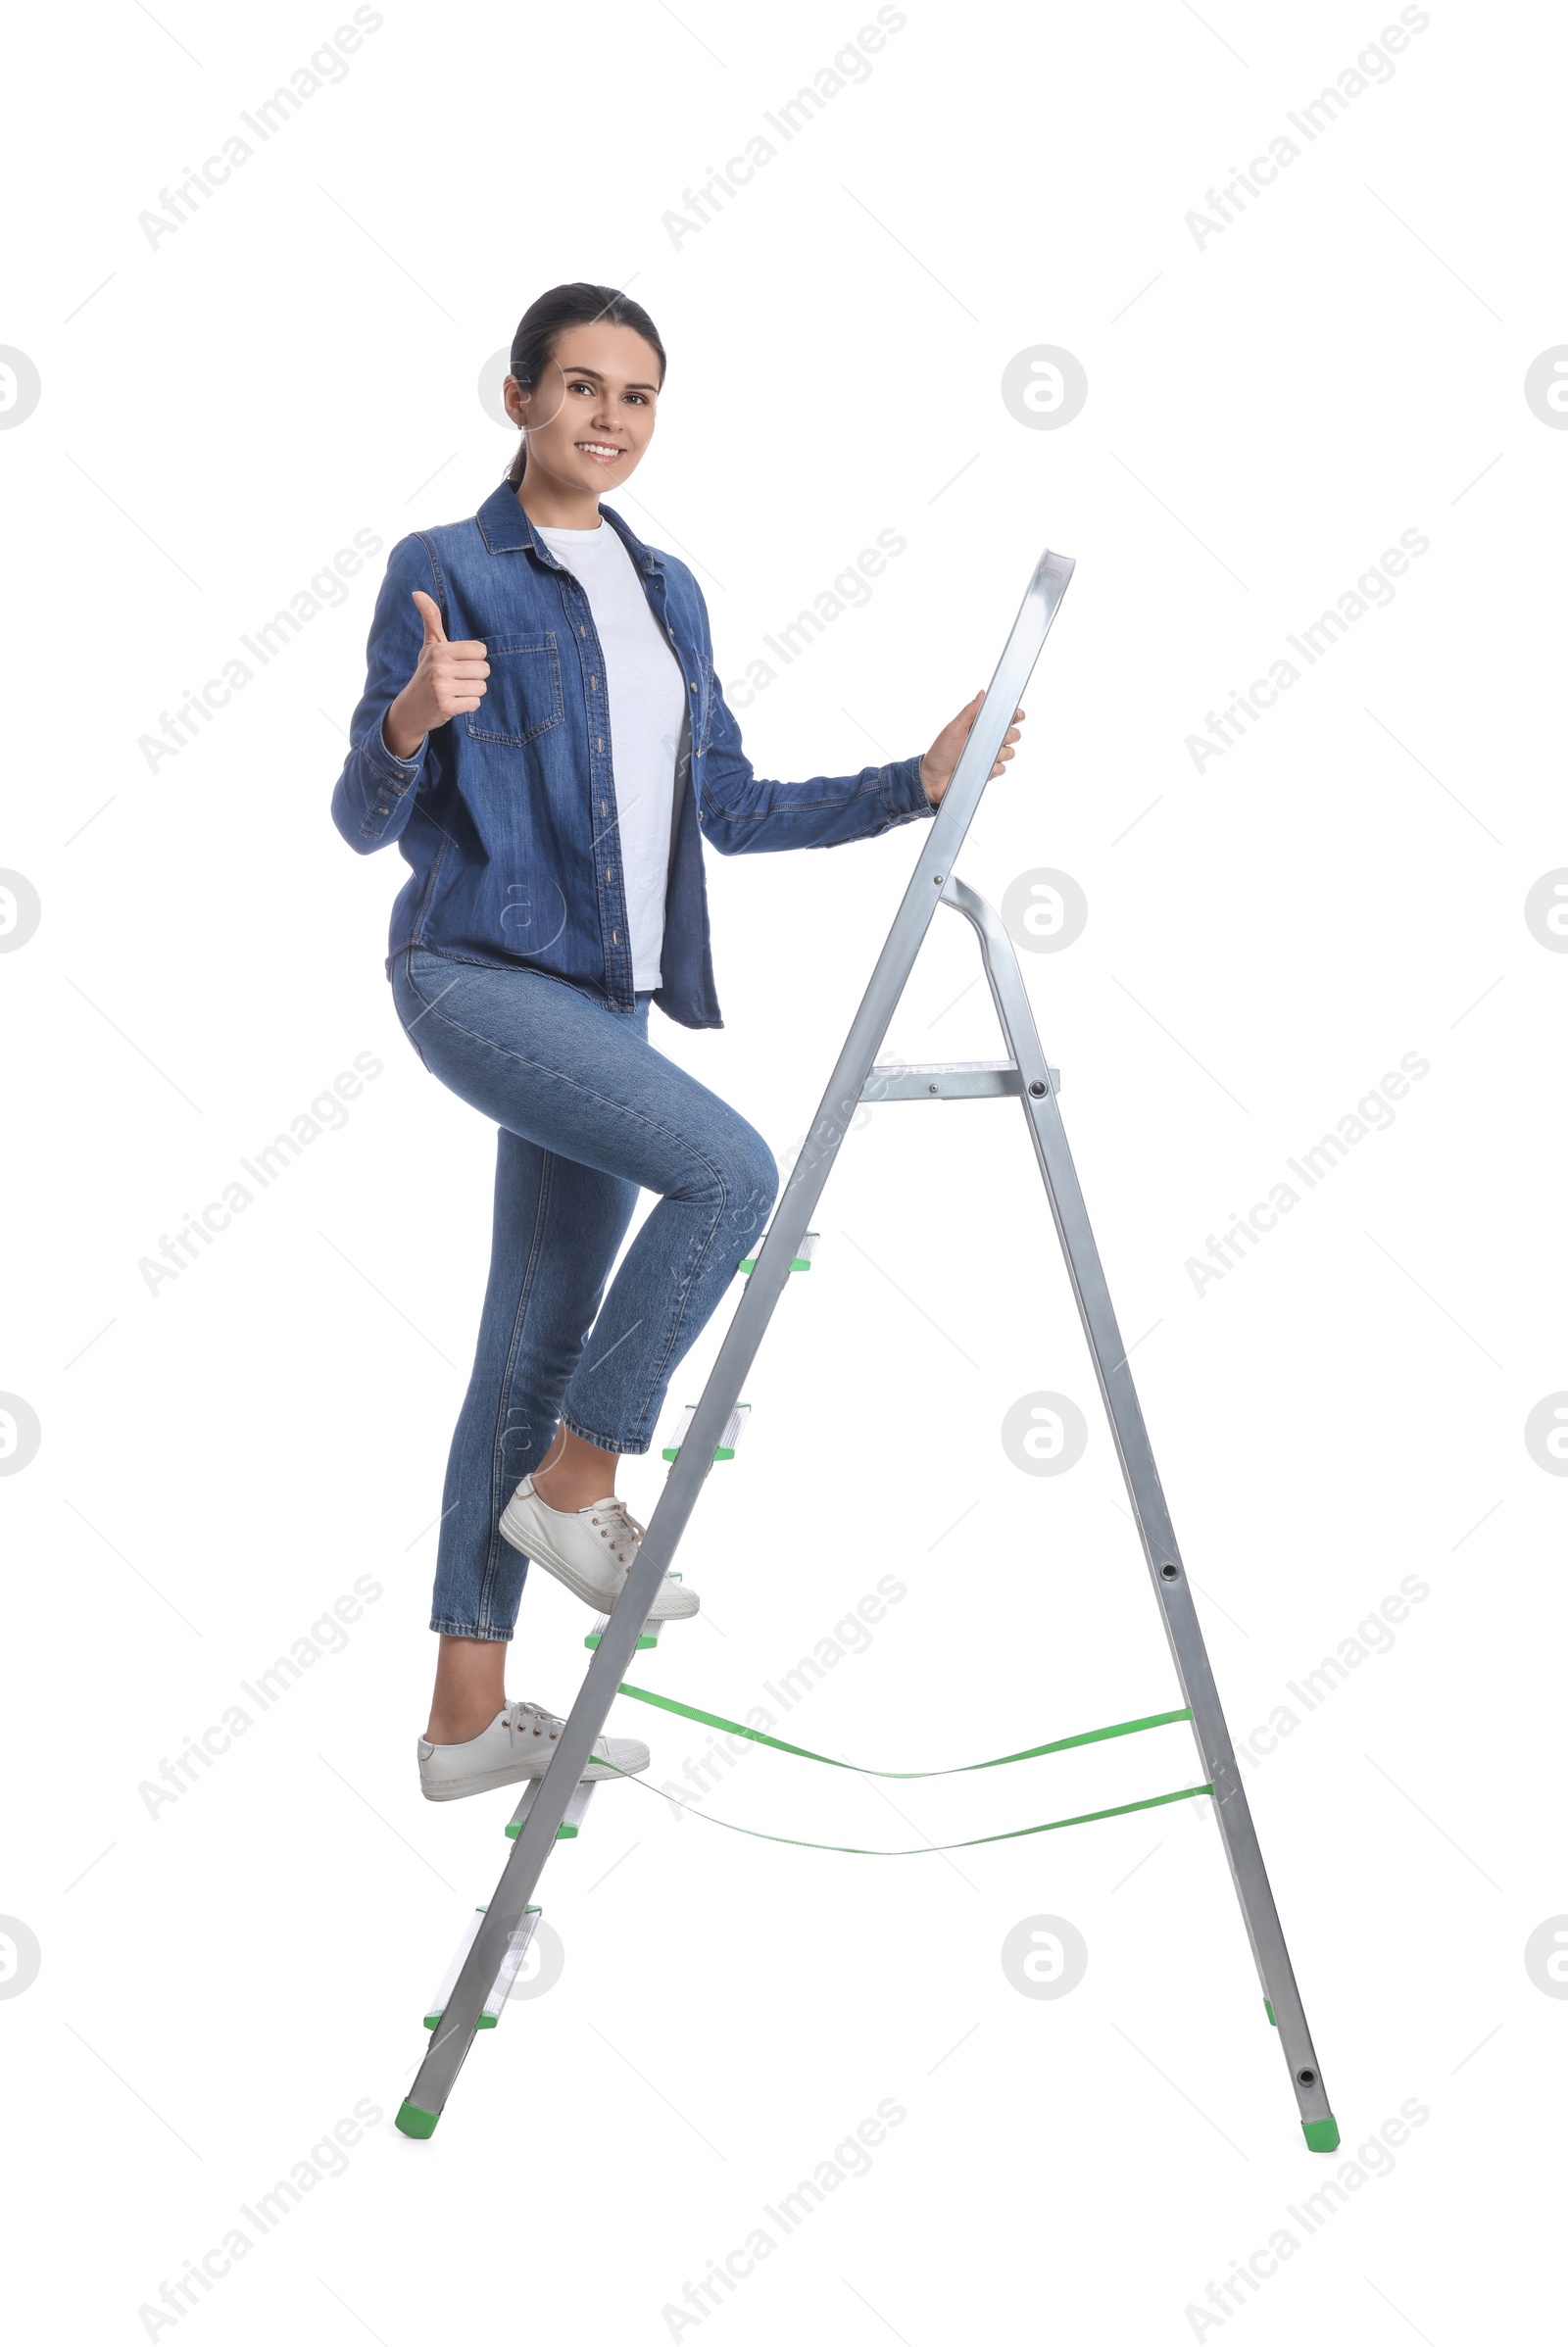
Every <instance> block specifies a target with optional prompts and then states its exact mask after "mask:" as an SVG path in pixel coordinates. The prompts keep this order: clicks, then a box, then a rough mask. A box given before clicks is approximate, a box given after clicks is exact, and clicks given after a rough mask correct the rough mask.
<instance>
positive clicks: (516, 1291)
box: [332, 284, 1022, 1801]
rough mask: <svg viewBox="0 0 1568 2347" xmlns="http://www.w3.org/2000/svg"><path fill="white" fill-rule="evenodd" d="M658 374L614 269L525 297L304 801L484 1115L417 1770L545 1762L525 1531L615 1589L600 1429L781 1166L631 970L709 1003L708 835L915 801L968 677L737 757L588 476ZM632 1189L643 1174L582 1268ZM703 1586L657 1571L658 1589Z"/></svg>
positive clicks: (685, 1339)
mask: <svg viewBox="0 0 1568 2347" xmlns="http://www.w3.org/2000/svg"><path fill="white" fill-rule="evenodd" d="M663 381H664V349H663V345H662V342H661V341H660V338H659V335H658V333H657V331H656V329H655V327H654V323H653V320H652V319H651V318H649V317H648V315H647V313H646V312H645V311H644V310H642V309H641V308H640V307H639V306H638V304H637V303H635V302H632V301H629V300H627V298H626V297H625V295H624V294H621V293H617V292H615V291H614V290H613V288H611V287H608V286H603V285H581V284H578V285H561V286H557V287H556V288H555V289H554V291H552V292H550V293H547V294H544V295H542V296H541V297H540V299H539V300H538V301H536V302H535V303H534V305H533V307H532V308H531V309H530V310H529V311H528V312H527V313H526V314H525V316H524V317H523V319H522V321H521V323H520V324H519V326H518V328H517V331H516V334H515V337H514V340H513V345H512V372H511V374H510V375H509V376H508V378H507V383H506V403H507V413H508V415H509V416H511V417H512V419H513V421H514V422H515V424H517V425H518V426H519V428H520V429H521V432H522V435H523V437H522V443H521V446H520V447H519V450H518V454H517V458H516V462H515V464H514V465H513V467H512V471H511V474H510V475H509V477H508V478H507V479H506V480H504V481H503V482H502V483H501V485H500V487H499V488H497V489H496V490H495V491H493V492H492V494H491V495H490V496H489V497H487V498H486V499H485V501H484V503H483V505H482V506H481V507H480V508H479V511H478V513H476V514H474V515H473V516H472V517H471V518H469V519H468V520H466V521H457V522H451V523H448V524H447V525H446V526H444V527H442V528H439V529H428V530H417V531H415V532H414V533H413V535H412V536H410V537H407V538H404V539H402V540H401V541H400V542H399V544H397V545H396V546H394V547H393V549H392V552H391V555H390V557H389V559H388V562H387V571H386V578H385V580H384V581H383V583H382V587H381V591H380V594H379V597H378V599H377V602H376V607H375V616H374V619H373V621H372V623H371V628H370V639H369V647H368V677H367V680H366V687H365V694H364V697H363V699H362V700H361V702H360V705H359V708H358V709H356V711H355V713H354V718H353V722H352V725H351V727H350V738H351V741H352V744H353V747H352V749H351V751H350V754H349V757H348V759H347V762H346V763H345V765H344V768H343V772H342V775H341V777H340V779H339V781H338V784H337V788H336V791H335V793H334V794H333V799H332V815H333V819H334V821H335V822H336V824H337V827H338V829H339V831H340V832H341V833H342V834H343V837H344V838H345V839H346V840H347V841H348V843H349V845H350V847H351V848H354V849H357V850H358V851H359V853H360V854H361V855H369V854H370V853H372V852H373V851H374V850H375V849H377V848H384V847H387V846H389V845H390V843H391V842H392V841H394V840H395V841H396V842H397V843H398V845H399V847H400V848H401V850H402V852H403V856H404V858H405V860H406V861H407V863H408V864H409V865H410V866H411V867H412V871H411V876H410V878H409V880H408V881H407V882H406V884H405V886H404V888H403V891H402V894H401V895H400V896H399V898H398V900H397V903H396V905H394V907H393V911H392V932H391V940H390V944H391V952H390V953H389V955H388V958H387V965H386V966H387V973H388V976H389V977H390V979H391V982H392V991H393V1000H394V1002H395V1003H396V1006H397V1012H398V1016H399V1018H400V1019H401V1021H402V1023H403V1026H404V1028H405V1030H406V1032H407V1034H408V1036H409V1039H410V1041H411V1043H412V1044H413V1046H414V1048H415V1050H416V1051H417V1052H418V1054H419V1057H420V1059H421V1060H422V1061H423V1063H424V1066H425V1067H426V1068H427V1069H428V1070H429V1072H430V1073H431V1074H432V1075H434V1076H436V1077H438V1078H439V1079H440V1081H441V1082H442V1083H443V1084H446V1085H447V1086H449V1087H450V1088H451V1090H452V1091H454V1092H456V1093H457V1094H458V1095H459V1096H460V1097H461V1098H462V1099H463V1100H466V1101H467V1102H468V1103H469V1104H470V1105H471V1106H472V1107H474V1108H476V1109H478V1111H479V1113H480V1114H481V1115H482V1116H486V1117H488V1118H489V1119H490V1120H491V1121H492V1122H493V1123H494V1124H495V1125H496V1126H497V1128H498V1135H497V1157H496V1186H495V1219H494V1230H493V1237H492V1254H491V1263H490V1274H489V1281H488V1285H487V1288H486V1292H485V1298H484V1309H483V1314H482V1317H481V1321H480V1327H479V1339H478V1347H477V1351H476V1353H475V1356H474V1364H473V1372H472V1376H471V1378H470V1380H469V1384H468V1390H467V1394H466V1399H465V1401H464V1404H463V1408H462V1412H461V1414H460V1416H459V1419H458V1426H457V1432H456V1434H455V1436H454V1438H453V1443H452V1451H451V1456H450V1459H449V1461H448V1465H447V1474H446V1489H445V1492H444V1495H443V1502H442V1515H441V1530H440V1545H439V1552H438V1556H437V1562H436V1577H435V1595H434V1603H433V1610H432V1616H431V1623H430V1627H431V1629H432V1630H434V1631H436V1632H438V1633H439V1634H440V1640H441V1643H440V1650H439V1660H438V1663H437V1666H436V1679H435V1693H434V1697H433V1700H432V1703H431V1707H430V1718H429V1723H428V1726H427V1728H426V1731H425V1734H424V1736H422V1737H421V1738H420V1739H419V1744H418V1758H419V1777H420V1783H421V1785H422V1787H423V1790H424V1792H425V1794H426V1796H427V1798H429V1799H430V1800H434V1801H446V1800H455V1799H459V1798H462V1797H463V1796H464V1795H466V1794H468V1793H474V1792H479V1791H482V1790H484V1789H485V1788H486V1787H488V1786H490V1785H508V1784H513V1783H515V1782H516V1781H517V1780H518V1779H520V1778H526V1777H535V1776H540V1775H542V1774H543V1772H544V1769H545V1767H546V1765H547V1763H548V1761H549V1758H550V1753H551V1748H552V1746H553V1743H554V1741H555V1738H556V1736H558V1734H559V1732H560V1728H561V1722H560V1720H559V1719H557V1718H556V1717H555V1716H554V1715H553V1714H551V1713H550V1712H548V1711H546V1710H545V1709H544V1708H543V1707H542V1706H541V1705H539V1704H537V1703H531V1702H513V1703H509V1702H508V1701H507V1697H506V1683H505V1667H506V1650H507V1642H508V1640H509V1639H510V1638H511V1637H512V1634H513V1629H514V1626H515V1620H516V1612H517V1601H518V1598H519V1596H520V1594H521V1590H522V1583H523V1576H524V1574H525V1572H526V1570H527V1563H528V1560H529V1559H530V1558H531V1559H532V1560H533V1561H534V1562H535V1563H537V1564H539V1565H541V1566H542V1567H543V1568H544V1570H545V1571H546V1572H547V1573H550V1574H553V1575H554V1576H555V1577H556V1579H557V1580H559V1581H561V1582H563V1583H564V1585H565V1587H566V1588H567V1589H570V1590H571V1591H572V1592H573V1594H574V1595H576V1596H578V1597H580V1598H582V1599H583V1600H584V1602H585V1603H586V1604H588V1605H591V1606H593V1607H595V1608H596V1609H597V1610H600V1611H606V1612H608V1610H609V1609H610V1607H611V1606H612V1605H613V1602H614V1600H615V1597H616V1595H617V1593H618V1591H619V1589H620V1587H621V1584H622V1582H623V1581H624V1580H625V1577H626V1574H627V1573H628V1572H629V1570H630V1568H631V1563H632V1559H633V1556H634V1555H635V1553H636V1548H637V1543H638V1541H639V1540H640V1539H641V1537H642V1532H643V1527H642V1526H641V1525H640V1524H639V1523H638V1522H637V1521H636V1519H635V1518H634V1517H633V1516H632V1515H630V1514H629V1513H628V1511H627V1508H626V1505H625V1502H624V1501H623V1500H621V1499H619V1498H617V1497H616V1496H615V1469H616V1463H617V1460H618V1459H619V1457H620V1455H621V1453H622V1452H626V1451H630V1452H634V1453H640V1452H643V1451H646V1450H647V1449H648V1447H649V1445H650V1443H651V1442H652V1441H653V1436H654V1427H655V1421H656V1419H657V1417H658V1415H659V1410H660V1406H661V1404H662V1400H663V1397H664V1393H665V1389H666V1387H667V1385H668V1382H669V1378H670V1374H671V1372H672V1370H673V1369H674V1367H675V1365H676V1363H677V1362H678V1361H679V1360H680V1359H681V1358H682V1356H683V1355H684V1353H685V1352H686V1350H687V1349H688V1347H689V1346H690V1345H691V1344H692V1343H693V1341H694V1339H695V1338H696V1337H697V1335H698V1333H699V1331H700V1330H701V1329H702V1327H703V1326H704V1324H705V1322H706V1321H707V1320H708V1318H709V1316H710V1315H711V1313H712V1311H713V1310H714V1308H715V1307H716V1305H717V1304H718V1302H719V1301H720V1299H721V1297H722V1296H723V1295H724V1293H725V1291H726V1289H727V1288H728V1287H729V1285H730V1282H731V1280H732V1279H733V1278H734V1276H735V1271H736V1267H737V1266H738V1264H739V1263H740V1261H741V1260H742V1258H743V1257H744V1256H745V1255H747V1254H748V1253H750V1252H751V1251H752V1250H753V1249H754V1247H756V1244H757V1241H758V1239H759V1237H760V1233H761V1231H762V1228H763V1225H764V1224H765V1222H766V1220H767V1216H768V1213H769V1210H770V1209H771V1207H772V1204H773V1201H774V1198H776V1196H777V1193H778V1169H777V1167H776V1165H775V1164H774V1161H773V1157H772V1154H771V1152H770V1150H769V1149H768V1147H767V1144H766V1143H765V1142H764V1141H763V1139H762V1137H761V1135H760V1133H758V1132H757V1131H755V1130H754V1128H753V1127H752V1126H751V1125H750V1124H748V1123H747V1121H746V1119H745V1118H744V1117H743V1116H739V1115H737V1113H736V1111H735V1110H734V1109H733V1108H730V1107H728V1106H726V1104H725V1103H724V1101H722V1100H718V1099H717V1098H716V1097H715V1096H714V1095H713V1094H712V1093H711V1092H709V1091H708V1090H707V1089H706V1088H705V1087H704V1086H703V1085H701V1084H699V1083H698V1082H697V1080H696V1078H695V1077H693V1076H689V1075H687V1074H686V1073H685V1072H684V1070H683V1069H681V1068H679V1067H677V1066H676V1065H675V1064H674V1063H673V1062H672V1061H671V1060H668V1059H666V1058H664V1057H663V1055H662V1053H661V1052H659V1051H656V1050H655V1049H654V1047H653V1045H652V1044H651V1043H650V1042H649V1041H648V1008H649V1004H650V1002H658V1004H659V1006H660V1008H661V1010H662V1011H663V1012H664V1013H665V1015H666V1016H667V1017H669V1018H672V1019H674V1020H675V1021H676V1022H677V1023H678V1024H679V1025H681V1026H685V1027H717V1026H721V1025H722V1024H723V1021H722V1019H721V1018H720V1016H719V1008H718V1000H717V997H716V995H715V993H714V988H713V970H712V961H711V954H710V950H709V925H708V908H707V899H706V896H705V893H704V880H703V841H704V839H705V838H706V839H707V840H708V841H709V843H710V844H711V846H713V847H714V848H716V849H718V850H719V852H720V853H721V854H723V855H728V856H733V855H739V854H751V853H755V852H758V851H762V850H774V849H781V848H829V847H835V846H837V845H838V844H839V843H840V842H842V841H846V840H858V839H868V838H870V837H872V836H874V835H875V834H876V833H878V832H883V831H887V830H890V829H891V828H892V827H893V826H894V825H896V824H899V823H907V822H908V821H910V820H911V819H912V818H914V817H915V816H918V815H928V814H931V813H932V812H933V811H934V810H935V808H936V807H937V806H938V804H939V803H940V801H941V799H942V795H943V793H944V791H945V790H946V789H947V786H948V782H949V780H950V778H951V776H952V773H953V769H954V767H955V765H956V762H957V758H958V753H959V751H960V750H961V749H962V747H963V743H964V739H965V737H966V736H967V734H968V731H969V728H970V726H971V725H972V723H973V721H974V716H975V712H976V711H977V709H978V708H979V706H980V700H981V696H980V695H979V694H976V696H975V697H974V699H973V700H972V701H971V702H970V703H969V704H968V706H967V708H965V709H961V710H960V711H959V713H958V715H957V716H956V717H955V718H954V719H953V721H952V723H951V724H949V725H946V726H944V727H943V729H942V731H941V732H940V733H939V734H938V736H937V738H936V740H935V741H934V742H933V743H932V745H931V747H930V749H929V750H928V751H926V753H925V755H924V756H923V758H922V757H915V758H900V759H896V760H895V761H893V762H892V763H891V764H888V765H885V766H867V767H865V768H863V769H862V770H861V771H860V772H859V773H858V774H850V775H842V776H835V777H831V778H828V777H822V776H818V777H817V778H816V779H814V780H813V781H810V782H800V783H779V782H761V781H758V780H757V779H756V777H755V776H754V774H753V770H752V767H751V764H750V762H749V761H748V759H747V758H746V756H745V754H744V752H743V750H742V748H741V738H740V733H739V730H738V728H737V726H736V723H735V719H734V717H733V715H732V714H731V712H730V710H729V709H728V708H727V707H726V706H725V702H724V697H723V693H722V691H721V690H720V687H719V683H718V679H717V676H716V674H715V672H714V668H713V655H712V645H711V638H710V635H709V625H708V611H707V607H706V605H705V604H704V601H703V596H702V590H701V589H700V588H699V586H698V584H697V581H696V579H695V578H694V577H693V576H692V573H691V571H690V570H688V569H687V567H686V565H685V564H684V563H683V562H677V561H676V560H675V558H674V557H673V556H672V555H666V554H660V553H657V552H656V551H655V550H654V549H653V548H652V547H649V546H645V545H644V544H643V543H642V541H641V540H640V539H639V538H637V537H636V536H635V534H634V533H633V531H632V530H631V528H630V527H629V526H628V524H627V523H626V522H625V521H623V520H622V518H621V516H620V515H619V513H615V512H614V511H613V509H612V508H611V507H609V506H605V507H603V508H601V505H600V497H601V494H602V493H603V491H604V490H605V489H607V488H609V487H612V486H614V487H618V486H619V485H620V484H621V483H623V482H625V481H626V480H629V478H630V477H631V475H632V473H633V472H635V471H636V469H637V466H638V465H639V464H640V462H641V461H642V458H643V456H644V455H645V454H646V452H647V449H648V444H649V442H650V440H651V439H652V437H653V432H654V420H655V416H656V414H657V410H658V403H659V396H660V393H661V391H662V386H663ZM1018 713H1019V715H1020V716H1021V714H1022V712H1021V711H1019V712H1018ZM1018 738H1019V737H1018V729H1017V726H1016V725H1014V726H1013V727H1012V728H1011V730H1010V731H1009V732H1008V734H1007V736H1006V741H1005V744H1004V746H1003V749H1002V751H1001V753H1000V755H999V757H998V759H997V764H996V767H995V769H994V771H995V772H997V773H1000V772H1001V771H1002V768H1003V765H1004V763H1005V761H1006V760H1007V759H1008V758H1011V756H1012V745H1013V744H1014V743H1015V742H1016V741H1017V740H1018ZM641 1190H651V1191H654V1192H655V1193H656V1194H657V1195H658V1198H659V1203H658V1205H657V1206H656V1207H655V1208H654V1210H653V1212H652V1213H651V1214H650V1215H649V1216H648V1218H647V1220H646V1221H645V1222H644V1224H643V1226H642V1228H641V1230H640V1231H639V1232H638V1234H637V1237H636V1240H635V1241H634V1243H633V1244H632V1246H631V1247H630V1248H629V1249H628V1250H627V1253H626V1256H625V1260H624V1261H623V1262H622V1264H621V1265H620V1268H619V1270H618V1271H617V1272H616V1275H615V1278H614V1281H613V1285H612V1286H611V1288H610V1292H609V1294H608V1296H607V1295H606V1294H605V1285H606V1281H607V1280H608V1279H609V1275H610V1270H611V1266H612V1264H613V1261H614V1258H615V1254H616V1251H617V1249H618V1247H619V1246H620V1242H621V1240H622V1238H623V1237H624V1236H625V1232H626V1229H627V1226H628V1224H629V1223H630V1220H631V1216H632V1211H633V1208H634V1206H635V1205H636V1202H637V1197H638V1193H639V1191H641ZM590 1332H591V1333H590ZM697 1609H698V1598H697V1595H696V1592H695V1591H694V1590H693V1589H691V1587H690V1585H689V1584H688V1583H686V1582H685V1581H676V1580H673V1579H670V1578H668V1577H667V1576H666V1578H665V1582H664V1586H663V1589H662V1592H661V1594H660V1595H659V1597H658V1598H656V1600H655V1603H654V1609H653V1610H654V1614H655V1616H656V1617H657V1618H660V1619H662V1620H673V1619H677V1618H679V1617H681V1616H684V1615H690V1614H694V1613H696V1611H697ZM595 1750H596V1754H598V1755H599V1756H600V1757H598V1758H596V1759H595V1760H593V1761H591V1762H590V1763H589V1766H588V1769H587V1772H586V1774H587V1775H588V1776H590V1777H594V1776H600V1777H604V1776H610V1775H613V1774H614V1773H615V1772H616V1771H627V1772H630V1771H636V1770H639V1769H644V1768H646V1767H647V1766H648V1758H649V1755H648V1750H647V1747H646V1746H645V1745H643V1744H640V1743H635V1742H631V1741H627V1740H624V1739H621V1738H618V1737H601V1738H600V1739H599V1742H598V1744H597V1745H596V1747H595ZM605 1763H608V1764H609V1765H608V1766H606V1765H604V1764H605Z"/></svg>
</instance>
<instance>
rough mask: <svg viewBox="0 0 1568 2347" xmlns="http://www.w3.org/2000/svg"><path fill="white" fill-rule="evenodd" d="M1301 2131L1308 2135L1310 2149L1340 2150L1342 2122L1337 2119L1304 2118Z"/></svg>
mask: <svg viewBox="0 0 1568 2347" xmlns="http://www.w3.org/2000/svg"><path fill="white" fill-rule="evenodd" d="M1301 2132H1302V2134H1303V2135H1304V2136H1305V2137H1306V2148H1307V2150H1308V2151H1338V2150H1339V2148H1340V2123H1339V2121H1338V2120H1337V2119H1303V2120H1302V2122H1301Z"/></svg>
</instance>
